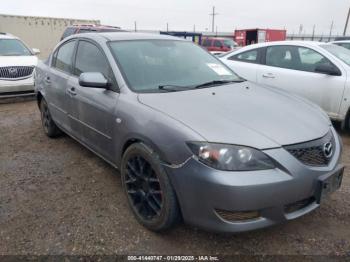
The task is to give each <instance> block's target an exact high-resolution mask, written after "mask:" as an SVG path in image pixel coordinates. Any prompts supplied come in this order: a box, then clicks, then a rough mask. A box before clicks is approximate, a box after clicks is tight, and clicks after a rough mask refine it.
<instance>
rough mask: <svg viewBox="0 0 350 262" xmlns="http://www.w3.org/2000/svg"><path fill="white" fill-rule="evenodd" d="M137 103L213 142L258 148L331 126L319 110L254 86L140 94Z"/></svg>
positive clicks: (300, 138) (285, 142)
mask: <svg viewBox="0 0 350 262" xmlns="http://www.w3.org/2000/svg"><path fill="white" fill-rule="evenodd" d="M139 101H140V102H141V103H143V104H144V105H147V106H149V107H152V108H154V109H155V110H158V111H161V112H163V113H165V114H167V115H168V116H170V117H172V118H174V119H176V120H178V121H180V122H182V123H183V124H184V125H186V126H188V127H190V128H191V129H192V130H194V131H195V132H197V133H198V134H200V135H201V136H202V137H203V138H204V139H205V140H207V141H209V142H216V143H228V144H238V145H246V146H251V147H255V148H259V149H267V148H274V147H280V146H282V145H290V144H295V143H300V142H304V141H310V140H313V139H317V138H320V137H322V136H324V135H325V134H326V133H327V132H328V131H329V128H330V125H331V123H330V121H329V118H328V117H327V116H326V115H325V113H324V112H322V111H321V110H320V109H319V108H318V107H317V106H315V105H313V104H311V103H309V102H304V101H303V100H302V99H299V98H298V97H295V96H294V95H291V94H289V93H287V92H284V91H278V90H275V89H273V88H268V87H262V86H258V85H256V84H253V83H250V82H243V83H237V84H229V85H223V86H216V87H212V88H206V89H197V90H189V91H182V92H169V93H156V94H154V93H152V94H139Z"/></svg>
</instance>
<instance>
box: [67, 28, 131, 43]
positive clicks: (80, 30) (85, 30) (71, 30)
mask: <svg viewBox="0 0 350 262" xmlns="http://www.w3.org/2000/svg"><path fill="white" fill-rule="evenodd" d="M91 32H95V33H96V32H125V30H122V29H121V28H120V27H116V26H108V25H72V26H68V27H67V28H66V30H64V32H63V35H62V37H61V40H62V39H64V38H66V37H68V36H70V35H74V34H82V33H91Z"/></svg>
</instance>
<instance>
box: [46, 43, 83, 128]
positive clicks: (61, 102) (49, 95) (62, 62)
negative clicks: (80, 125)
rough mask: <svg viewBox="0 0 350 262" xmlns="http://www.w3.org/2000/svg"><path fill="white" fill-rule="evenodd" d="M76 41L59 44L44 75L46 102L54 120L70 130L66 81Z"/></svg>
mask: <svg viewBox="0 0 350 262" xmlns="http://www.w3.org/2000/svg"><path fill="white" fill-rule="evenodd" d="M76 43H77V41H76V40H70V41H68V42H65V43H63V44H62V45H61V46H59V47H58V48H57V49H56V51H55V52H54V53H53V57H52V60H51V67H50V69H49V70H48V72H47V73H46V75H45V76H44V83H45V86H46V88H45V92H46V99H47V103H48V105H49V108H50V112H51V115H52V117H53V119H54V121H55V122H56V123H57V124H59V125H60V126H61V127H63V128H64V129H66V130H68V131H70V130H71V126H70V125H69V120H68V110H69V101H68V100H67V96H66V90H67V84H68V83H67V82H68V79H69V78H70V76H71V74H72V70H73V66H72V64H73V54H74V49H75V45H76Z"/></svg>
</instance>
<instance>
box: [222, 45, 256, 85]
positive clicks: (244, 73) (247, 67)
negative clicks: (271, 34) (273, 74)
mask: <svg viewBox="0 0 350 262" xmlns="http://www.w3.org/2000/svg"><path fill="white" fill-rule="evenodd" d="M260 50H261V49H253V50H248V51H243V52H242V53H238V54H235V55H232V56H229V57H228V58H225V59H224V63H225V64H227V65H228V66H229V67H230V68H231V69H232V70H233V71H234V72H236V73H237V74H238V75H239V76H241V77H243V78H244V79H247V80H249V81H252V82H256V81H257V78H256V76H257V69H258V67H259V66H260V57H261V52H260Z"/></svg>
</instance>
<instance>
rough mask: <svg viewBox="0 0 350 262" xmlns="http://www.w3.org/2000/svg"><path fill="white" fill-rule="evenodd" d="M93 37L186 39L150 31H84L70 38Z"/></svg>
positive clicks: (110, 38) (109, 38)
mask: <svg viewBox="0 0 350 262" xmlns="http://www.w3.org/2000/svg"><path fill="white" fill-rule="evenodd" d="M75 37H82V38H91V39H101V38H104V39H105V40H107V41H123V40H180V41H186V40H185V39H182V38H179V37H174V36H169V35H160V34H149V33H135V32H101V33H84V34H76V35H72V36H70V37H67V39H68V38H75Z"/></svg>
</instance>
